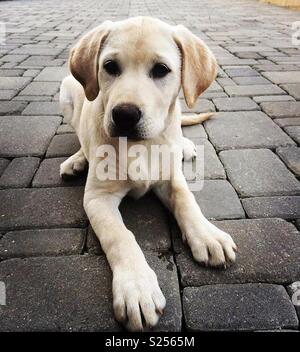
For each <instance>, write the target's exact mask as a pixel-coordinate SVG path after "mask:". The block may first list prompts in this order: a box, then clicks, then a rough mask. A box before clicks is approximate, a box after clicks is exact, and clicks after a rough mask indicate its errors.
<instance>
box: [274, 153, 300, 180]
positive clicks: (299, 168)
mask: <svg viewBox="0 0 300 352" xmlns="http://www.w3.org/2000/svg"><path fill="white" fill-rule="evenodd" d="M276 153H277V154H278V155H279V156H280V158H281V159H282V160H283V162H284V163H285V164H286V166H287V167H288V168H289V169H290V170H292V171H293V172H294V173H295V174H296V175H298V176H300V148H297V147H286V148H277V149H276Z"/></svg>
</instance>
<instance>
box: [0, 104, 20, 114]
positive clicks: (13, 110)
mask: <svg viewBox="0 0 300 352" xmlns="http://www.w3.org/2000/svg"><path fill="white" fill-rule="evenodd" d="M26 105H27V103H26V102H22V101H2V102H1V103H0V115H14V114H17V113H20V112H21V111H23V110H24V109H25V107H26Z"/></svg>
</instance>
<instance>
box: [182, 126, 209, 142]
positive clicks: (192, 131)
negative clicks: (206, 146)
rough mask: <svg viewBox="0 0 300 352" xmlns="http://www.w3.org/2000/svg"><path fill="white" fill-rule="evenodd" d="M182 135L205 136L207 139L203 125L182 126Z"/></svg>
mask: <svg viewBox="0 0 300 352" xmlns="http://www.w3.org/2000/svg"><path fill="white" fill-rule="evenodd" d="M182 131H183V135H184V136H185V137H187V138H189V139H192V138H204V139H205V138H206V139H207V134H206V132H205V129H204V127H203V125H201V124H199V125H194V126H184V127H183V128H182Z"/></svg>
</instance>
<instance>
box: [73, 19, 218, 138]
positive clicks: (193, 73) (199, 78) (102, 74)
mask: <svg viewBox="0 0 300 352" xmlns="http://www.w3.org/2000/svg"><path fill="white" fill-rule="evenodd" d="M216 66H217V65H216V61H215V58H214V56H213V54H212V53H211V51H210V50H209V49H208V47H207V46H206V45H205V44H204V43H203V41H202V40H200V39H199V38H197V37H196V36H195V35H193V34H192V33H191V32H190V31H189V30H188V29H186V28H185V27H183V26H175V27H172V26H170V25H168V24H166V23H163V22H161V21H159V20H157V19H152V18H148V17H137V18H131V19H128V20H125V21H120V22H115V23H113V22H110V21H106V22H104V23H103V24H101V25H100V26H99V27H97V28H95V29H94V30H92V31H91V32H89V33H87V34H86V35H85V36H84V37H83V38H82V39H81V40H80V41H79V43H78V44H77V45H76V46H75V47H74V48H73V49H72V51H71V55H70V70H71V72H72V74H73V76H74V77H75V78H76V79H77V80H78V81H79V82H80V83H81V84H82V86H83V88H84V90H85V94H86V97H87V99H88V100H90V101H92V100H94V99H96V97H97V96H98V94H99V91H100V90H101V94H102V95H101V97H102V102H103V105H104V121H103V125H104V130H105V132H106V134H107V135H108V136H110V137H117V136H126V137H129V138H131V139H150V138H154V137H156V136H158V135H159V134H160V133H161V132H162V131H163V130H164V129H165V128H166V125H167V117H168V116H169V114H170V112H171V110H172V109H173V108H174V105H175V101H176V97H177V95H178V93H179V90H180V88H181V87H182V89H183V92H184V96H185V100H186V103H187V105H188V106H189V107H192V106H193V105H194V104H195V102H196V100H197V98H198V97H199V95H200V94H201V93H202V92H203V91H204V90H205V89H206V88H207V87H208V86H209V85H210V84H211V82H212V81H213V80H214V78H215V75H216Z"/></svg>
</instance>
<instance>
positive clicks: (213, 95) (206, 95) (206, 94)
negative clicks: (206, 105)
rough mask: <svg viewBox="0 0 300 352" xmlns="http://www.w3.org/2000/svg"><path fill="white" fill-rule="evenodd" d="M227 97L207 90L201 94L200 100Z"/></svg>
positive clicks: (221, 93)
mask: <svg viewBox="0 0 300 352" xmlns="http://www.w3.org/2000/svg"><path fill="white" fill-rule="evenodd" d="M227 96H228V95H227V94H226V93H224V92H209V91H207V90H206V91H205V92H204V93H203V94H201V98H203V99H213V98H226V97H227Z"/></svg>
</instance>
